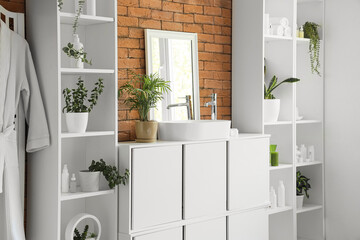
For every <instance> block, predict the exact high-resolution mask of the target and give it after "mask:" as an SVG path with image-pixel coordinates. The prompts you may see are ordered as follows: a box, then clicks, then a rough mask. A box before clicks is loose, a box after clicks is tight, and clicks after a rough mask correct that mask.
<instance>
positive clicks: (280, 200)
mask: <svg viewBox="0 0 360 240" xmlns="http://www.w3.org/2000/svg"><path fill="white" fill-rule="evenodd" d="M278 207H281V208H283V207H285V185H284V182H283V181H280V182H279V187H278Z"/></svg>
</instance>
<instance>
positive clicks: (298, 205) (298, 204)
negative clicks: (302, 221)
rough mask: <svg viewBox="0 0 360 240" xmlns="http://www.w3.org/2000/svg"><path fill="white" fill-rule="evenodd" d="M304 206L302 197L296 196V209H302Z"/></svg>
mask: <svg viewBox="0 0 360 240" xmlns="http://www.w3.org/2000/svg"><path fill="white" fill-rule="evenodd" d="M303 205H304V195H302V196H296V208H297V209H302V208H303Z"/></svg>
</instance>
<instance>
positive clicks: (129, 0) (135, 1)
mask: <svg viewBox="0 0 360 240" xmlns="http://www.w3.org/2000/svg"><path fill="white" fill-rule="evenodd" d="M118 5H120V6H128V7H138V6H139V0H121V1H118Z"/></svg>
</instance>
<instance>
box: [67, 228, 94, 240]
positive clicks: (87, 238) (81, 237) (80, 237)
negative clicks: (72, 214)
mask: <svg viewBox="0 0 360 240" xmlns="http://www.w3.org/2000/svg"><path fill="white" fill-rule="evenodd" d="M74 235H75V236H74V238H73V240H95V238H96V237H97V235H96V234H95V233H89V225H86V226H85V228H84V231H83V232H82V233H81V234H80V232H79V230H78V229H77V228H75V230H74Z"/></svg>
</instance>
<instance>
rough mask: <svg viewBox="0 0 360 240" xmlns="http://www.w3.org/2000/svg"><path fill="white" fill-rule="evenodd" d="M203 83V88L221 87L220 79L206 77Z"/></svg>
mask: <svg viewBox="0 0 360 240" xmlns="http://www.w3.org/2000/svg"><path fill="white" fill-rule="evenodd" d="M204 84H205V85H204V86H205V88H216V89H222V81H218V80H209V79H206V80H205V82H204Z"/></svg>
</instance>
